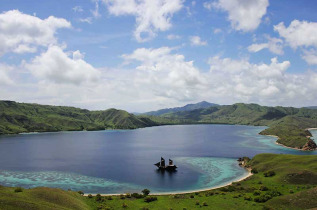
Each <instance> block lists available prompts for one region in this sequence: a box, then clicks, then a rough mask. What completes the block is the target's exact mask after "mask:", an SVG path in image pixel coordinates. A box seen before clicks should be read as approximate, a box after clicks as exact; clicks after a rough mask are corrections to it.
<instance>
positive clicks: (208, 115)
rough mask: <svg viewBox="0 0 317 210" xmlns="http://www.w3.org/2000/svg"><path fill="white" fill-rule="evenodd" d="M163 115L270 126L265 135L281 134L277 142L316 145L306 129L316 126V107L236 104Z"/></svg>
mask: <svg viewBox="0 0 317 210" xmlns="http://www.w3.org/2000/svg"><path fill="white" fill-rule="evenodd" d="M160 117H162V118H165V119H170V120H174V121H176V120H178V121H181V122H185V123H221V124H242V125H262V126H269V128H268V129H266V130H265V131H262V132H261V134H263V135H275V136H278V137H279V140H278V143H280V144H283V145H285V146H289V147H292V148H298V149H304V150H313V149H315V148H316V144H315V143H314V142H313V141H312V140H311V139H310V138H309V137H311V133H310V132H309V131H307V130H305V129H306V128H312V127H317V110H314V109H305V108H301V109H298V108H293V107H266V106H260V105H257V104H241V103H240V104H234V105H227V106H217V107H209V108H206V109H196V110H191V111H185V112H176V113H167V114H163V115H160Z"/></svg>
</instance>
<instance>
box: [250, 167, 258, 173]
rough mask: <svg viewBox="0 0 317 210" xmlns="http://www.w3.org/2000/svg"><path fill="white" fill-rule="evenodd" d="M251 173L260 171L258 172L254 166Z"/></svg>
mask: <svg viewBox="0 0 317 210" xmlns="http://www.w3.org/2000/svg"><path fill="white" fill-rule="evenodd" d="M251 173H252V174H257V173H259V172H258V170H257V169H256V168H252V170H251Z"/></svg>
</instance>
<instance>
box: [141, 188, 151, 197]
mask: <svg viewBox="0 0 317 210" xmlns="http://www.w3.org/2000/svg"><path fill="white" fill-rule="evenodd" d="M142 193H143V195H144V196H148V195H149V194H150V190H149V189H144V190H142Z"/></svg>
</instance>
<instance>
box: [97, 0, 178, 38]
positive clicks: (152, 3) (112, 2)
mask: <svg viewBox="0 0 317 210" xmlns="http://www.w3.org/2000/svg"><path fill="white" fill-rule="evenodd" d="M103 2H104V3H105V5H106V6H107V8H108V11H109V13H110V14H112V15H115V16H120V15H133V16H135V18H136V29H135V31H134V36H135V38H136V40H137V41H139V42H144V41H148V40H150V39H152V38H154V37H155V36H156V33H157V31H166V30H168V29H170V28H171V26H172V24H171V18H172V16H173V14H174V13H176V12H178V11H179V10H180V9H181V8H182V7H183V0H168V1H167V0H103Z"/></svg>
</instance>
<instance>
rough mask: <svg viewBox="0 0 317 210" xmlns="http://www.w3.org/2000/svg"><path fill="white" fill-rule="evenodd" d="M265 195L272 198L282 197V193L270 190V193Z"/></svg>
mask: <svg viewBox="0 0 317 210" xmlns="http://www.w3.org/2000/svg"><path fill="white" fill-rule="evenodd" d="M266 194H267V195H270V196H272V197H277V196H281V195H282V193H281V192H279V191H277V190H272V191H270V192H267V193H266Z"/></svg>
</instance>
